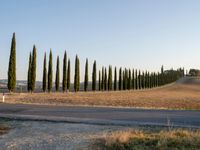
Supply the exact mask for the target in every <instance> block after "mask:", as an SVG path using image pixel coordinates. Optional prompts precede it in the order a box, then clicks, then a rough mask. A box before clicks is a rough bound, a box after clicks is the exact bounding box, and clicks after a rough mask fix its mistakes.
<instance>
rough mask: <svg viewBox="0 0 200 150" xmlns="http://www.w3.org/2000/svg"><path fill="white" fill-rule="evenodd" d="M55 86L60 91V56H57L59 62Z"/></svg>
mask: <svg viewBox="0 0 200 150" xmlns="http://www.w3.org/2000/svg"><path fill="white" fill-rule="evenodd" d="M55 87H56V91H59V88H60V61H59V56H58V57H57V64H56V80H55Z"/></svg>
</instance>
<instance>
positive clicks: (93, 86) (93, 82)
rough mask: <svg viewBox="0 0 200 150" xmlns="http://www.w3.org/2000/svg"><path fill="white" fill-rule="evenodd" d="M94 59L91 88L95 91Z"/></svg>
mask: <svg viewBox="0 0 200 150" xmlns="http://www.w3.org/2000/svg"><path fill="white" fill-rule="evenodd" d="M96 72H97V70H96V61H94V64H93V72H92V90H93V91H95V90H96V78H97V75H96Z"/></svg>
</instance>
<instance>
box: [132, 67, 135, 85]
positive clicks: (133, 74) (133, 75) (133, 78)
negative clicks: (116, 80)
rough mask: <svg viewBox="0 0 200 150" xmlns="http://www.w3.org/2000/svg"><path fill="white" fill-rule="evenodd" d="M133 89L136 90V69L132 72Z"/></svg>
mask: <svg viewBox="0 0 200 150" xmlns="http://www.w3.org/2000/svg"><path fill="white" fill-rule="evenodd" d="M132 89H135V72H134V69H133V71H132Z"/></svg>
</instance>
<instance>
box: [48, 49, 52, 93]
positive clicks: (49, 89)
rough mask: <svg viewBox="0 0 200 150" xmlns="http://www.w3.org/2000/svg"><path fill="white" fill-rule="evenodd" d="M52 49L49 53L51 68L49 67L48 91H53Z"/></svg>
mask: <svg viewBox="0 0 200 150" xmlns="http://www.w3.org/2000/svg"><path fill="white" fill-rule="evenodd" d="M52 57H53V56H52V51H51V50H50V54H49V68H48V92H51V91H52V79H53V62H52V59H53V58H52Z"/></svg>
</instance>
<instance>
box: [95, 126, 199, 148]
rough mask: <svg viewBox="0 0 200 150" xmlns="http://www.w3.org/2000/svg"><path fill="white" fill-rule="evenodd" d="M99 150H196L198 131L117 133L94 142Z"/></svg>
mask: <svg viewBox="0 0 200 150" xmlns="http://www.w3.org/2000/svg"><path fill="white" fill-rule="evenodd" d="M95 147H96V149H99V150H197V149H200V130H187V129H172V130H160V131H144V130H131V131H118V132H114V133H111V134H110V135H107V136H105V137H104V138H101V139H98V140H97V141H96V142H95Z"/></svg>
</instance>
